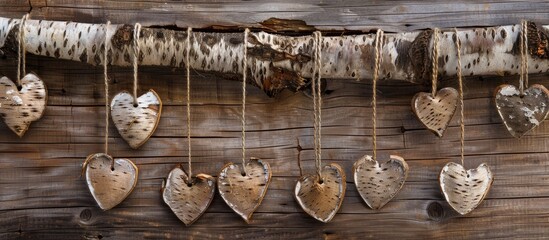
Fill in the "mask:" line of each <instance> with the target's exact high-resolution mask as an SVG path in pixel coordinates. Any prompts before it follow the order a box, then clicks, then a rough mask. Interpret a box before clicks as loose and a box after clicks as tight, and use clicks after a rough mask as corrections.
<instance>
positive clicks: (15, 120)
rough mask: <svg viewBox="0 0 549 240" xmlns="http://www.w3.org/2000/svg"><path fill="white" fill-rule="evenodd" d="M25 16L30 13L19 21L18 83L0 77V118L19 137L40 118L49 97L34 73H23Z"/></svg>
mask: <svg viewBox="0 0 549 240" xmlns="http://www.w3.org/2000/svg"><path fill="white" fill-rule="evenodd" d="M28 17H29V14H25V15H24V16H23V18H21V21H20V22H19V34H18V38H17V39H18V58H17V83H14V82H12V81H11V80H10V79H9V78H7V77H2V78H0V117H2V119H3V120H4V123H6V125H7V126H8V127H9V128H10V129H11V130H12V131H13V132H14V133H15V134H17V136H19V137H23V135H25V132H27V130H28V129H29V127H30V124H31V123H32V122H34V121H37V120H38V119H40V118H41V117H42V115H43V114H44V110H45V109H46V103H47V97H48V94H47V89H46V85H45V84H44V82H43V81H42V80H41V79H40V78H39V77H38V76H37V75H36V74H34V73H29V74H27V73H26V53H27V50H26V43H25V23H26V22H27V19H28ZM21 65H23V66H22V68H23V69H22V70H23V71H22V72H23V74H22V75H24V77H23V78H21Z"/></svg>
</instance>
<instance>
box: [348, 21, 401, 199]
mask: <svg viewBox="0 0 549 240" xmlns="http://www.w3.org/2000/svg"><path fill="white" fill-rule="evenodd" d="M383 35H384V34H383V31H382V30H381V29H379V30H377V33H376V39H375V65H374V77H373V79H372V111H373V113H372V142H373V156H370V155H365V156H363V157H362V158H360V159H359V160H358V161H356V162H355V164H354V165H353V172H354V180H355V185H356V188H357V190H358V192H359V193H360V196H361V197H362V199H363V200H364V202H366V204H368V206H369V207H370V208H372V209H380V208H382V207H383V206H384V205H385V204H387V203H388V202H389V201H391V199H393V197H395V196H396V195H397V193H398V192H399V191H400V189H401V188H402V186H403V185H404V182H405V181H406V177H407V176H408V164H407V163H406V161H404V159H403V158H402V157H399V156H396V155H390V156H389V159H387V160H386V161H383V162H378V161H377V135H376V125H377V124H376V118H377V109H376V108H377V99H376V96H377V87H376V86H377V80H378V76H379V68H380V65H381V60H382V55H381V54H382V52H383V42H384V38H383Z"/></svg>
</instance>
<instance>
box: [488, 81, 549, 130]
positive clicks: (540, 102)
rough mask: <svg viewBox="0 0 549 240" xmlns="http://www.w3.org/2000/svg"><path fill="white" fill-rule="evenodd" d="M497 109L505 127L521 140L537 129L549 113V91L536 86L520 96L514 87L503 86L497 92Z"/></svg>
mask: <svg viewBox="0 0 549 240" xmlns="http://www.w3.org/2000/svg"><path fill="white" fill-rule="evenodd" d="M495 101H496V107H497V109H498V113H499V116H500V117H501V119H502V120H503V124H505V127H506V128H507V130H508V131H509V133H511V135H513V137H516V138H520V137H522V136H523V135H524V134H526V133H527V132H529V131H530V130H532V129H534V128H535V127H537V126H538V125H539V124H540V123H541V122H542V121H543V120H544V119H545V118H546V117H547V114H548V113H549V91H547V89H546V88H545V87H544V86H542V85H539V84H534V85H532V86H530V87H529V88H528V89H526V90H524V95H522V96H521V95H520V91H519V89H517V88H516V87H515V86H513V85H509V84H503V85H501V86H499V87H498V88H497V90H496V97H495Z"/></svg>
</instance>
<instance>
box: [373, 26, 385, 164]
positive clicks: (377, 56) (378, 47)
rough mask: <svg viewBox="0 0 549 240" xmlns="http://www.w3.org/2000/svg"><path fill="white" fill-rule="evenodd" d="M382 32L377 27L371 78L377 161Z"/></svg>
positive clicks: (375, 159) (374, 150) (374, 146)
mask: <svg viewBox="0 0 549 240" xmlns="http://www.w3.org/2000/svg"><path fill="white" fill-rule="evenodd" d="M383 37H384V32H383V30H381V29H378V30H377V32H376V39H375V63H374V76H373V79H372V142H373V159H374V161H377V133H376V128H377V127H376V125H377V123H376V121H377V80H378V78H379V69H380V67H381V60H382V54H383V41H384V39H383Z"/></svg>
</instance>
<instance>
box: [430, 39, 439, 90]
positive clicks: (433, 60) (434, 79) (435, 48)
mask: <svg viewBox="0 0 549 240" xmlns="http://www.w3.org/2000/svg"><path fill="white" fill-rule="evenodd" d="M439 33H440V30H439V29H438V28H435V29H434V30H433V51H432V54H431V57H432V58H431V63H432V64H433V65H432V66H431V67H432V70H431V72H432V74H433V75H432V76H431V78H432V79H431V81H432V84H431V87H432V89H431V95H432V96H433V97H435V95H436V94H437V83H438V41H439V36H438V35H439Z"/></svg>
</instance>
